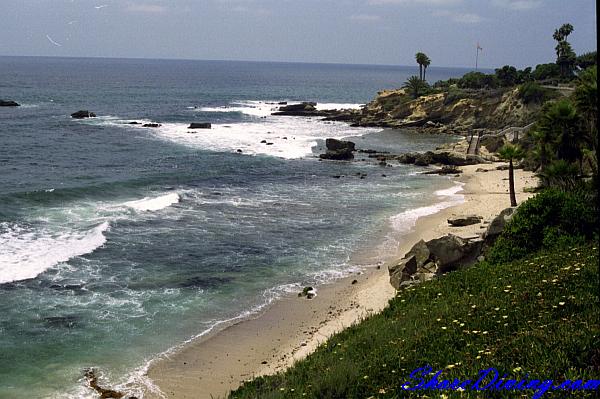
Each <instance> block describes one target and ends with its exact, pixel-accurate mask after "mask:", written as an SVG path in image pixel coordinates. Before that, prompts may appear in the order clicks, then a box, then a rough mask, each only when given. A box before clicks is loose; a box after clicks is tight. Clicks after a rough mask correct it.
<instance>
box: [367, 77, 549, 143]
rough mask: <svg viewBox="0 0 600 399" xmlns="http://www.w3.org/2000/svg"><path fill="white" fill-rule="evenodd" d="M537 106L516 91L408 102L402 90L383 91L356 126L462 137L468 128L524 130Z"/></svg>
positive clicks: (451, 93)
mask: <svg viewBox="0 0 600 399" xmlns="http://www.w3.org/2000/svg"><path fill="white" fill-rule="evenodd" d="M539 110H540V106H539V105H537V104H524V103H523V102H522V101H521V99H520V98H519V96H518V89H516V88H515V89H509V90H505V89H503V90H463V89H459V88H456V87H454V88H451V89H450V90H448V91H445V92H441V93H435V94H430V95H426V96H422V97H419V98H417V99H412V98H411V97H410V96H408V95H407V94H406V92H405V91H404V90H403V89H400V90H385V91H382V92H379V93H378V96H377V97H376V98H375V99H374V100H373V101H371V102H370V103H368V104H367V105H366V106H365V107H364V109H363V110H362V113H361V115H360V116H359V117H358V118H357V121H356V124H357V125H359V126H381V127H394V128H407V127H418V128H419V129H422V130H424V131H431V132H437V133H450V134H460V135H465V134H466V133H467V131H468V130H469V129H471V128H477V127H484V128H486V129H489V130H497V129H502V128H504V127H505V126H525V125H527V124H529V123H531V122H532V121H533V120H535V118H536V114H537V113H538V112H539Z"/></svg>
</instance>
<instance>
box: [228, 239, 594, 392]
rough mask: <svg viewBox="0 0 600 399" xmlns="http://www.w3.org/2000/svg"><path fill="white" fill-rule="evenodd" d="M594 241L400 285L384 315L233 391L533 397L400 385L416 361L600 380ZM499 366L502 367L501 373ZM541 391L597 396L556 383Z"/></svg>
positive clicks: (469, 370)
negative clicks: (409, 286)
mask: <svg viewBox="0 0 600 399" xmlns="http://www.w3.org/2000/svg"><path fill="white" fill-rule="evenodd" d="M597 295H598V248H597V244H594V245H585V246H580V247H574V248H570V249H567V250H561V251H556V252H547V251H546V252H540V253H538V254H535V255H532V256H529V257H527V258H524V259H522V260H519V261H515V262H512V263H509V264H503V265H498V266H492V265H489V264H486V263H480V264H478V265H475V266H473V267H471V268H469V269H466V270H462V271H458V272H454V273H450V274H448V275H446V276H443V277H441V278H439V279H438V280H434V281H430V282H427V283H424V284H422V285H420V286H416V287H415V288H413V289H409V290H406V291H403V292H400V293H399V294H398V296H397V297H396V298H394V299H393V300H391V301H390V305H389V307H388V308H387V309H386V310H384V311H383V312H382V313H381V314H379V315H375V316H372V317H370V318H368V319H366V320H364V321H363V322H361V323H360V324H358V325H356V326H354V327H351V328H348V329H346V330H345V331H343V332H341V333H340V334H337V335H335V336H334V337H332V338H331V339H330V340H329V341H328V342H326V343H325V344H323V345H321V346H320V347H319V348H318V349H317V351H316V352H314V353H313V354H312V355H310V356H309V357H308V358H306V359H305V360H303V361H301V362H298V363H297V364H296V365H295V366H294V367H292V368H291V369H289V370H287V371H286V372H284V373H280V374H278V375H275V376H269V377H263V378H257V379H255V380H253V381H252V382H248V383H246V384H244V385H243V386H242V387H240V388H239V389H238V390H236V391H235V392H233V393H232V394H231V398H400V397H402V398H424V397H427V398H443V397H445V396H443V395H446V397H448V398H507V397H511V398H521V397H523V398H525V397H526V398H531V397H532V396H533V394H534V391H533V390H529V391H520V392H515V391H512V392H510V393H507V392H506V391H495V392H494V391H484V392H479V393H477V392H473V391H464V392H456V391H434V390H429V391H415V392H408V391H403V390H402V389H401V387H402V385H404V383H405V382H407V381H409V375H410V373H411V371H412V370H414V369H416V368H419V367H423V366H425V365H427V364H429V365H431V367H432V368H433V370H434V371H437V370H440V369H444V372H443V374H442V377H441V378H440V380H441V379H448V380H450V381H453V380H454V378H458V379H460V380H461V381H463V380H466V379H476V378H477V376H478V373H479V371H480V370H483V369H487V368H489V367H494V368H496V369H498V370H499V372H500V373H502V374H507V375H508V378H513V379H517V380H520V379H523V378H526V375H525V374H526V373H528V374H529V379H534V378H537V379H540V380H546V379H553V380H554V381H555V382H556V383H557V384H558V383H560V382H563V381H564V380H565V379H571V380H576V379H583V380H584V381H587V380H589V379H600V306H599V305H598V296H597ZM502 374H501V376H502ZM542 397H543V398H562V397H568V398H592V397H600V391H595V392H584V391H576V392H572V391H566V392H565V391H555V392H552V391H550V392H547V393H546V394H545V395H543V396H542Z"/></svg>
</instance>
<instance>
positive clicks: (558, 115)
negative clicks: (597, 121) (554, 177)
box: [540, 99, 584, 162]
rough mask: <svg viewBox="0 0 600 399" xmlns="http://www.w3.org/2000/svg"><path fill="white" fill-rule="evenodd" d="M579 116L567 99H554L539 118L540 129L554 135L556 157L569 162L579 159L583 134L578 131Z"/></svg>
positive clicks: (580, 157)
mask: <svg viewBox="0 0 600 399" xmlns="http://www.w3.org/2000/svg"><path fill="white" fill-rule="evenodd" d="M580 122H581V120H580V117H579V115H578V114H577V110H576V109H575V106H574V105H573V103H572V102H571V101H570V100H568V99H563V100H559V101H556V102H554V103H552V104H551V105H549V106H548V108H547V109H546V110H545V111H544V113H543V114H542V116H541V120H540V130H546V131H547V134H549V135H550V136H554V137H555V139H554V142H553V143H552V144H553V146H554V152H555V155H556V157H557V158H558V159H564V160H566V161H569V162H575V161H578V160H579V161H581V159H582V152H581V143H582V141H583V138H584V137H583V136H582V135H581V134H580V132H579V126H580Z"/></svg>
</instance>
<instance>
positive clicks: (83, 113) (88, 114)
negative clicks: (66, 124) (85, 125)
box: [71, 111, 96, 119]
mask: <svg viewBox="0 0 600 399" xmlns="http://www.w3.org/2000/svg"><path fill="white" fill-rule="evenodd" d="M95 117H96V114H95V113H93V112H90V111H77V112H73V113H72V114H71V118H75V119H85V118H95Z"/></svg>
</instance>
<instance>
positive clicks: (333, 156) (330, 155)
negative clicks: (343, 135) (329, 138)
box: [319, 150, 354, 161]
mask: <svg viewBox="0 0 600 399" xmlns="http://www.w3.org/2000/svg"><path fill="white" fill-rule="evenodd" d="M319 158H321V159H330V160H333V161H349V160H351V159H354V154H352V151H349V150H339V151H330V150H328V151H327V152H326V153H325V154H321V155H319Z"/></svg>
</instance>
